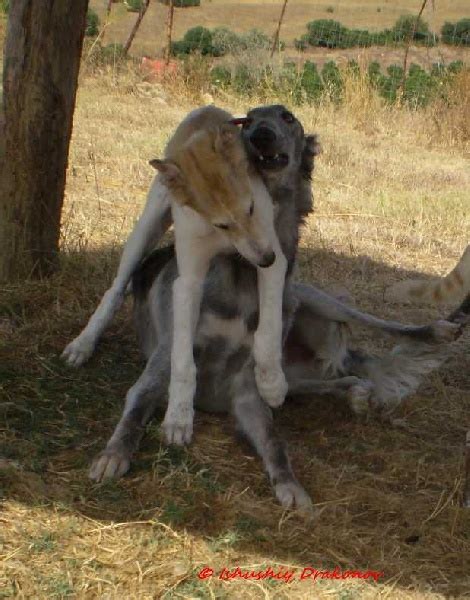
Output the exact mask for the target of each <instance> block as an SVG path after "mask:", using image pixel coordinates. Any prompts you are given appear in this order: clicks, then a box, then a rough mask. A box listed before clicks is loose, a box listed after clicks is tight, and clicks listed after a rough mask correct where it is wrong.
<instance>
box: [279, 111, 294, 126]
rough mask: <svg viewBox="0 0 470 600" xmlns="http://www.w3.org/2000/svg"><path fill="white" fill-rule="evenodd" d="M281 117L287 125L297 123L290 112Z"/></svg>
mask: <svg viewBox="0 0 470 600" xmlns="http://www.w3.org/2000/svg"><path fill="white" fill-rule="evenodd" d="M281 117H282V119H283V120H284V121H285V122H286V123H293V122H294V121H295V117H294V115H293V114H292V113H290V112H287V110H286V111H285V112H283V113H282V115H281Z"/></svg>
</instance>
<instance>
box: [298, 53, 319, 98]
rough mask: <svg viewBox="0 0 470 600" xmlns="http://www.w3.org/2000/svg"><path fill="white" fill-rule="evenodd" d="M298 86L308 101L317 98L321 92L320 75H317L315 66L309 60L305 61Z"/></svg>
mask: <svg viewBox="0 0 470 600" xmlns="http://www.w3.org/2000/svg"><path fill="white" fill-rule="evenodd" d="M300 85H301V88H302V90H303V91H304V94H305V97H306V99H307V100H308V101H312V100H316V99H317V98H319V97H320V96H321V95H322V93H323V91H324V85H323V81H322V78H321V77H320V74H319V73H318V69H317V65H316V64H315V63H314V62H311V61H310V60H307V61H305V63H304V67H303V69H302V75H301V78H300Z"/></svg>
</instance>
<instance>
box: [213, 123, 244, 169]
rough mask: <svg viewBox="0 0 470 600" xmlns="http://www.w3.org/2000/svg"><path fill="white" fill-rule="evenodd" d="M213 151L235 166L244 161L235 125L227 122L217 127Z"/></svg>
mask: <svg viewBox="0 0 470 600" xmlns="http://www.w3.org/2000/svg"><path fill="white" fill-rule="evenodd" d="M215 150H216V152H220V153H221V154H222V155H223V156H225V157H226V158H228V159H229V160H230V161H232V162H233V163H236V164H239V163H241V162H243V161H244V160H246V156H245V152H244V150H243V146H242V143H241V138H240V131H239V129H238V127H237V126H236V125H234V124H233V123H230V122H228V123H222V125H220V126H219V128H218V130H217V135H216V138H215Z"/></svg>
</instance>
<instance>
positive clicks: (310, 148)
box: [305, 135, 322, 156]
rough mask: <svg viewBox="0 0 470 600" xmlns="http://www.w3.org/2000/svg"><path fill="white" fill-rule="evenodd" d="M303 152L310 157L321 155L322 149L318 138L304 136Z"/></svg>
mask: <svg viewBox="0 0 470 600" xmlns="http://www.w3.org/2000/svg"><path fill="white" fill-rule="evenodd" d="M305 150H306V151H307V152H308V153H309V154H310V155H311V156H317V155H318V154H320V153H321V151H322V148H321V146H320V143H319V141H318V136H317V135H306V136H305Z"/></svg>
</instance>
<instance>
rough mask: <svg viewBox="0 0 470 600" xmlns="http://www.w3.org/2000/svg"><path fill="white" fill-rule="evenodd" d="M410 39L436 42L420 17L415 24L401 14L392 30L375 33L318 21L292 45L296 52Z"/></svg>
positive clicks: (429, 42) (332, 22)
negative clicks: (310, 47) (308, 47)
mask: <svg viewBox="0 0 470 600" xmlns="http://www.w3.org/2000/svg"><path fill="white" fill-rule="evenodd" d="M462 31H464V26H462ZM464 35H465V34H464ZM410 37H411V38H412V41H414V42H415V43H417V44H425V45H427V46H433V45H435V44H436V42H437V39H438V38H437V36H436V35H435V34H434V33H432V32H431V31H429V27H428V24H427V23H426V22H425V21H423V20H422V19H421V18H420V19H418V21H416V18H415V17H413V16H408V15H403V16H401V17H400V18H399V19H398V20H397V22H396V23H395V25H394V26H393V28H392V29H384V30H382V31H377V32H370V31H367V29H349V28H348V27H345V26H344V25H342V24H341V23H340V22H339V21H334V20H332V19H317V20H316V21H310V22H309V23H307V34H304V35H302V36H301V37H300V38H299V39H297V40H295V41H294V44H295V47H296V48H297V50H300V51H304V50H306V49H307V46H308V45H310V46H318V47H321V48H352V47H355V46H360V47H366V46H375V45H378V46H384V45H386V44H392V43H397V42H404V41H407V40H408V39H409V38H410Z"/></svg>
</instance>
